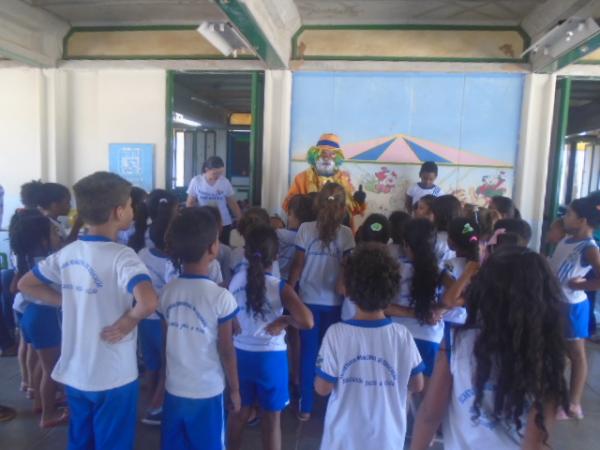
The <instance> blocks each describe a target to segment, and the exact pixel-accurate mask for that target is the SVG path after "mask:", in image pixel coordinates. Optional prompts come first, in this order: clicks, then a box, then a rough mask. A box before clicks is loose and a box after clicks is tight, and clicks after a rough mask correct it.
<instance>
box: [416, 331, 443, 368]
mask: <svg viewBox="0 0 600 450" xmlns="http://www.w3.org/2000/svg"><path fill="white" fill-rule="evenodd" d="M415 344H417V348H418V349H419V353H420V354H421V359H423V364H425V370H424V371H423V375H425V376H426V377H430V376H431V374H432V373H433V366H434V364H435V358H436V357H437V353H438V351H439V349H440V344H439V343H437V342H431V341H424V340H422V339H415Z"/></svg>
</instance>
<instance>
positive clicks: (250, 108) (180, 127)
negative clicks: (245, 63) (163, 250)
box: [167, 72, 263, 207]
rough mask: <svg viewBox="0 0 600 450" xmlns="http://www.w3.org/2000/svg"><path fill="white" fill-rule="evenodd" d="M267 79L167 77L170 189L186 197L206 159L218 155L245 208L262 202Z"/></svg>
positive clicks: (240, 75) (214, 75) (236, 75)
mask: <svg viewBox="0 0 600 450" xmlns="http://www.w3.org/2000/svg"><path fill="white" fill-rule="evenodd" d="M262 79H263V77H262V74H261V73H248V72H244V73H188V72H186V73H180V72H171V73H169V74H168V92H167V95H168V99H167V105H168V108H167V113H168V117H167V121H168V133H169V136H168V138H169V139H168V142H169V148H168V151H167V186H168V187H169V188H171V189H173V190H175V191H176V192H178V193H180V195H181V197H182V198H184V197H185V191H186V189H187V186H188V185H189V183H190V180H191V179H192V178H193V177H194V176H196V175H198V174H200V173H202V165H203V163H204V161H205V160H206V159H207V158H209V157H210V156H219V157H221V158H222V159H223V161H224V162H225V167H226V173H225V176H226V177H227V178H228V179H229V181H230V182H231V184H232V185H233V187H234V188H235V191H236V197H237V199H238V201H239V203H240V204H241V206H242V207H243V206H246V205H259V204H260V185H261V178H262V174H261V165H262V151H261V148H262V136H261V132H260V130H261V126H260V124H261V123H262V94H263V89H262V86H263V84H262Z"/></svg>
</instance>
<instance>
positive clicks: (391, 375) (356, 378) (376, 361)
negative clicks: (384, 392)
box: [340, 355, 398, 387]
mask: <svg viewBox="0 0 600 450" xmlns="http://www.w3.org/2000/svg"><path fill="white" fill-rule="evenodd" d="M363 364H370V365H380V366H382V367H383V369H384V373H383V377H381V378H379V377H378V378H377V379H365V378H363V376H362V375H360V374H362V373H368V372H369V371H366V370H362V369H361V368H360V367H357V365H363ZM351 369H356V370H351ZM376 371H377V372H380V370H377V369H376ZM351 372H357V374H356V375H355V374H353V373H351ZM397 378H398V376H397V373H396V370H395V369H394V368H393V367H392V365H391V364H390V363H389V362H388V361H387V360H386V359H385V358H382V357H380V356H375V355H357V356H356V357H354V358H352V359H351V360H350V361H348V362H346V364H344V366H343V368H342V373H341V375H340V380H341V382H342V384H358V385H362V386H365V387H392V386H395V385H396V381H397Z"/></svg>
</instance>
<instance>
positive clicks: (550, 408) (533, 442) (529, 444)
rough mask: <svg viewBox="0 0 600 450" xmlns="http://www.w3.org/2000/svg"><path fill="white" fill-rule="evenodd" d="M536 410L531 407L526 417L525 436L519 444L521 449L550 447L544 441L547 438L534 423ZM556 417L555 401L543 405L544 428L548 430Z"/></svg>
mask: <svg viewBox="0 0 600 450" xmlns="http://www.w3.org/2000/svg"><path fill="white" fill-rule="evenodd" d="M536 414H537V410H536V409H535V408H531V410H530V411H529V415H528V417H527V428H525V436H524V437H523V443H522V444H521V450H543V449H550V448H552V447H550V446H549V445H548V444H545V443H544V440H545V439H547V438H548V436H547V435H546V433H544V432H543V431H542V430H540V428H539V427H538V426H537V425H536V423H535V416H536ZM555 417H556V403H555V402H548V403H546V404H545V405H544V426H545V427H546V430H548V432H550V428H551V426H552V425H553V423H554V418H555Z"/></svg>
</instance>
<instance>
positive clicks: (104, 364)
mask: <svg viewBox="0 0 600 450" xmlns="http://www.w3.org/2000/svg"><path fill="white" fill-rule="evenodd" d="M33 274H34V275H35V276H36V277H37V278H38V279H40V280H41V281H43V282H45V283H48V284H51V283H54V284H58V285H60V286H61V293H62V305H61V306H62V319H63V320H62V342H61V354H60V358H59V360H58V362H57V363H56V366H55V367H54V370H53V371H52V378H53V379H54V380H56V381H58V382H59V383H63V384H65V385H66V391H67V397H68V400H69V409H70V412H71V414H70V425H69V446H70V447H73V448H91V447H94V446H95V447H96V448H111V449H130V448H132V447H133V444H134V442H133V441H134V432H135V427H136V409H137V398H138V389H139V387H138V382H137V378H138V368H137V358H136V347H137V345H136V341H137V332H136V330H134V331H132V332H131V333H130V334H129V335H127V336H126V337H124V338H123V339H122V340H120V341H119V342H117V343H114V344H110V343H107V342H105V341H103V340H101V338H100V334H101V332H102V330H103V328H105V327H107V326H110V325H112V324H114V323H115V322H116V321H117V320H118V319H119V318H121V317H122V316H123V314H125V313H126V312H127V311H129V310H130V309H131V303H132V292H133V289H134V288H135V287H136V286H137V285H138V284H139V283H141V282H143V281H150V276H149V274H148V271H147V269H146V266H144V264H143V263H142V261H141V260H140V258H139V257H138V256H137V255H136V254H135V252H134V251H133V250H132V249H130V248H128V247H124V246H122V245H120V244H117V243H115V242H112V241H110V240H109V239H107V238H105V237H103V236H95V235H87V236H82V237H81V238H80V239H79V240H78V241H75V242H73V243H71V244H69V245H67V246H66V247H64V248H63V249H62V250H60V251H58V252H57V253H54V254H52V255H50V256H48V257H47V258H46V259H45V260H44V261H42V262H40V263H39V264H38V265H37V266H35V267H34V269H33ZM115 430H118V432H116V431H115Z"/></svg>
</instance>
